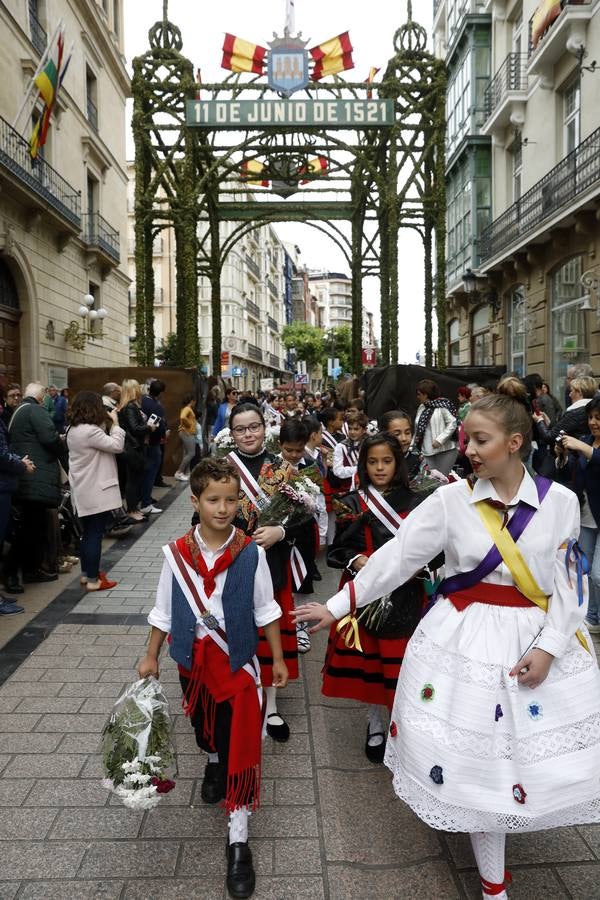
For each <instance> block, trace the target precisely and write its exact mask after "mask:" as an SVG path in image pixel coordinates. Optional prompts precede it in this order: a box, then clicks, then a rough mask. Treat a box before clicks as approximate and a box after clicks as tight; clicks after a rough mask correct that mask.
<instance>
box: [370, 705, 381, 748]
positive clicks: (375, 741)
mask: <svg viewBox="0 0 600 900" xmlns="http://www.w3.org/2000/svg"><path fill="white" fill-rule="evenodd" d="M367 721H368V723H369V734H373V735H374V734H375V733H376V732H378V731H379V732H383V734H381V733H380V734H378V735H377V737H370V738H369V747H379V745H380V744H383V742H384V740H385V737H384V736H383V735H385V725H384V724H383V719H382V718H381V708H380V707H379V706H376V705H375V704H374V703H372V704H371V705H370V706H369V711H368V713H367Z"/></svg>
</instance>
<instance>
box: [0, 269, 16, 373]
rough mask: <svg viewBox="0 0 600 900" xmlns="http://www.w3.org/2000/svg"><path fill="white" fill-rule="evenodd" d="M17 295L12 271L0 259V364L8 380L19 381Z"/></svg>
mask: <svg viewBox="0 0 600 900" xmlns="http://www.w3.org/2000/svg"><path fill="white" fill-rule="evenodd" d="M20 318H21V313H20V310H19V295H18V293H17V286H16V284H15V280H14V278H13V276H12V273H11V271H10V269H9V268H8V266H7V265H6V263H5V262H4V261H3V260H0V366H2V365H4V366H6V372H7V375H8V380H9V381H16V382H18V383H19V384H20V383H21V335H20V328H19V320H20Z"/></svg>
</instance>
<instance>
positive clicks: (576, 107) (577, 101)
mask: <svg viewBox="0 0 600 900" xmlns="http://www.w3.org/2000/svg"><path fill="white" fill-rule="evenodd" d="M580 135H581V82H580V80H579V78H576V79H575V81H572V82H571V84H570V85H569V86H568V87H567V88H566V90H565V91H564V92H563V150H564V154H565V156H567V155H568V154H569V153H571V152H572V151H573V150H574V149H575V147H577V145H578V144H579V141H580Z"/></svg>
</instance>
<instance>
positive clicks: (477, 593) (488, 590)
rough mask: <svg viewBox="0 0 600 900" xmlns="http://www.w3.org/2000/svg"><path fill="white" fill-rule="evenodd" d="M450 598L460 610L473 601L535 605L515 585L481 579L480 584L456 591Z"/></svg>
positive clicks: (492, 604) (493, 604)
mask: <svg viewBox="0 0 600 900" xmlns="http://www.w3.org/2000/svg"><path fill="white" fill-rule="evenodd" d="M448 600H450V602H451V603H452V605H453V606H454V607H455V609H457V610H458V611H459V612H463V610H465V609H466V608H467V606H470V605H471V603H487V604H490V605H491V606H514V607H526V606H533V605H534V604H533V603H532V602H531V600H528V599H527V597H526V596H525V595H524V594H522V593H521V591H519V590H517V588H516V587H514V585H512V584H511V585H507V584H489V583H488V582H487V581H480V582H479V584H475V585H473V587H470V588H463V589H462V590H460V591H454V593H452V594H449V595H448Z"/></svg>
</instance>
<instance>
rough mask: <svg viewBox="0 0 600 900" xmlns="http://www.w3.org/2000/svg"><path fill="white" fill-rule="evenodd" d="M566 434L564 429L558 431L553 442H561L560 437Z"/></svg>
mask: <svg viewBox="0 0 600 900" xmlns="http://www.w3.org/2000/svg"><path fill="white" fill-rule="evenodd" d="M566 436H567V432H566V431H559V433H558V434H557V436H556V439H555V443H557V444H562V439H563V438H564V437H566Z"/></svg>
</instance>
